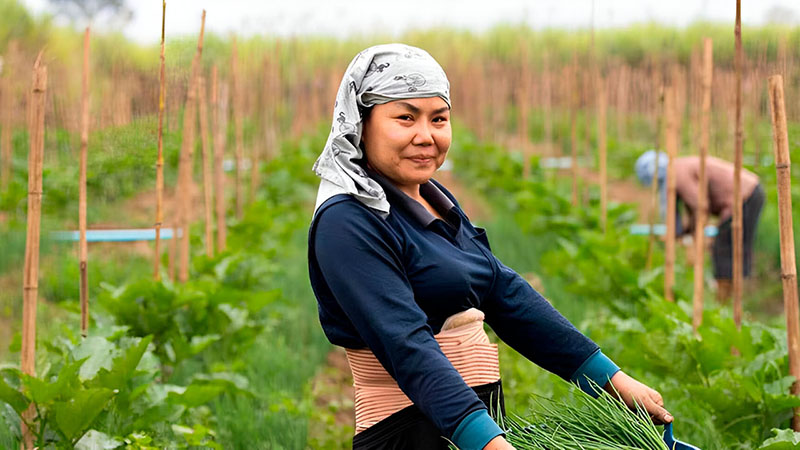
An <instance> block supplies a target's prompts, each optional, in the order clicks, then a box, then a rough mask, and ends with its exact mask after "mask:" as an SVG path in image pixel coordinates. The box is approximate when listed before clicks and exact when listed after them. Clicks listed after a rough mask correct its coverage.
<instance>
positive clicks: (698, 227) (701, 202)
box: [692, 38, 714, 331]
mask: <svg viewBox="0 0 800 450" xmlns="http://www.w3.org/2000/svg"><path fill="white" fill-rule="evenodd" d="M713 51H714V50H713V44H712V42H711V39H710V38H705V39H703V73H702V74H703V77H702V89H703V104H702V114H701V116H700V174H699V178H700V182H699V188H698V190H697V211H696V212H695V223H694V295H693V299H692V304H693V310H692V328H694V331H697V329H698V328H700V325H701V324H702V323H703V288H704V287H705V286H704V284H703V281H704V280H703V268H704V266H705V227H706V218H707V215H708V193H707V192H706V191H707V188H708V186H707V185H708V181H707V176H706V156H708V135H709V133H708V128H709V125H710V122H711V81H712V78H713V73H714V66H713V64H714V59H713Z"/></svg>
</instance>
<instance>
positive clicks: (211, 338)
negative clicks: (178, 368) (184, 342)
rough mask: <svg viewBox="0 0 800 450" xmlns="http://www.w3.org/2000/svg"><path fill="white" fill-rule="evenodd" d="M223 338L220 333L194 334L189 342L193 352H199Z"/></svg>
mask: <svg viewBox="0 0 800 450" xmlns="http://www.w3.org/2000/svg"><path fill="white" fill-rule="evenodd" d="M220 338H221V336H220V335H218V334H208V335H205V336H192V340H191V342H190V344H189V346H190V349H191V352H192V354H197V353H200V352H202V351H203V350H205V349H206V348H208V346H209V345H211V344H213V343H214V342H217V341H219V340H220Z"/></svg>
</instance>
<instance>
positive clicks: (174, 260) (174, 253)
mask: <svg viewBox="0 0 800 450" xmlns="http://www.w3.org/2000/svg"><path fill="white" fill-rule="evenodd" d="M178 209H179V207H178V206H177V204H176V201H175V200H174V199H173V201H172V215H173V216H177V215H178V213H177V210H178ZM180 232H181V230H180V228H178V222H177V221H175V222H173V223H172V239H170V240H169V250H168V251H169V258H168V259H167V273H168V276H169V279H170V280H172V281H175V273H176V272H177V267H178V234H179V233H180Z"/></svg>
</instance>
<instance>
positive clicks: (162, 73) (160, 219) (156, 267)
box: [153, 0, 177, 281]
mask: <svg viewBox="0 0 800 450" xmlns="http://www.w3.org/2000/svg"><path fill="white" fill-rule="evenodd" d="M166 16H167V2H166V0H162V1H161V55H160V57H159V59H160V60H161V65H160V68H159V75H158V155H157V156H156V223H155V225H154V226H155V229H156V252H155V256H154V257H153V278H154V279H155V280H156V281H158V280H160V279H161V270H160V269H161V226H162V224H163V223H164V211H163V209H164V105H165V101H166V98H165V97H166V96H167V72H166V57H165V53H164V49H165V45H164V22H165V19H166ZM172 239H173V240H175V239H177V236H176V234H175V230H174V229H173V230H172Z"/></svg>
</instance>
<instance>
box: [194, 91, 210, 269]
mask: <svg viewBox="0 0 800 450" xmlns="http://www.w3.org/2000/svg"><path fill="white" fill-rule="evenodd" d="M197 97H198V99H199V100H200V138H201V141H202V143H203V209H204V210H205V223H206V227H205V228H206V255H207V256H208V257H209V258H211V257H213V256H214V224H213V221H214V218H213V215H212V213H211V203H212V199H211V169H210V168H209V164H211V155H210V152H211V144H210V143H209V142H208V110H207V108H206V83H205V78H203V77H202V76H201V77H200V78H199V79H198V80H197Z"/></svg>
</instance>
